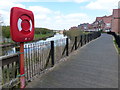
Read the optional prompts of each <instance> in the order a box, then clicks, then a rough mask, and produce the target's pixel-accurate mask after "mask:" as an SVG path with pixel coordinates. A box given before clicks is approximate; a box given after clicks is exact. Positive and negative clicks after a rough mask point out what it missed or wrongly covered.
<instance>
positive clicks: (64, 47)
mask: <svg viewBox="0 0 120 90" xmlns="http://www.w3.org/2000/svg"><path fill="white" fill-rule="evenodd" d="M100 35H101V33H100V32H92V33H89V34H86V35H85V34H84V35H80V36H79V37H74V38H73V39H71V40H70V39H68V38H63V39H60V40H55V41H47V42H42V43H39V42H33V43H29V44H26V45H25V47H24V57H25V60H24V61H25V79H26V83H27V82H29V81H31V80H32V79H33V78H34V77H35V76H37V75H40V74H41V72H42V71H44V70H46V69H48V68H51V67H53V66H54V64H56V63H58V62H59V61H60V60H61V59H62V58H63V57H66V56H69V53H71V52H73V51H75V50H77V49H78V48H80V47H82V46H83V45H85V44H87V43H88V42H90V41H91V40H93V39H96V38H98V37H99V36H100ZM0 61H1V62H2V66H1V67H2V75H3V76H2V77H3V78H2V85H3V86H6V85H8V86H7V87H12V86H11V85H13V86H15V85H18V84H19V82H18V81H19V54H15V55H13V56H12V55H11V56H10V57H9V56H8V57H6V56H5V57H4V58H3V57H2V58H1V60H0ZM12 81H16V82H17V84H11V82H12ZM6 83H9V84H6Z"/></svg>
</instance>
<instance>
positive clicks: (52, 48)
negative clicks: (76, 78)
mask: <svg viewBox="0 0 120 90" xmlns="http://www.w3.org/2000/svg"><path fill="white" fill-rule="evenodd" d="M51 64H52V65H51V66H52V67H53V66H54V41H51Z"/></svg>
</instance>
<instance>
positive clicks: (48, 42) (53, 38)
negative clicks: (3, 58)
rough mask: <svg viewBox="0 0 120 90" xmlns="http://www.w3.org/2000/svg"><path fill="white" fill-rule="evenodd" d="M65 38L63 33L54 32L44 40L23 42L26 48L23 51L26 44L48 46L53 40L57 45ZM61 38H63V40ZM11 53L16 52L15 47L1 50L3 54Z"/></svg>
mask: <svg viewBox="0 0 120 90" xmlns="http://www.w3.org/2000/svg"><path fill="white" fill-rule="evenodd" d="M66 38H67V36H64V35H63V34H59V33H56V34H55V35H54V36H53V37H50V38H47V39H46V40H39V41H37V42H31V43H26V44H24V47H25V48H26V49H25V52H26V50H27V48H28V46H30V45H31V44H41V46H44V45H45V44H48V47H50V41H54V45H55V46H57V45H62V44H65V43H66V40H65V39H66ZM63 40H64V42H63ZM59 43H62V44H59ZM42 44H43V45H42ZM13 53H17V51H16V49H15V47H13V48H10V49H8V50H6V51H3V55H9V54H13Z"/></svg>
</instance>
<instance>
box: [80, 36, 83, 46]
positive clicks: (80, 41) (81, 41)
mask: <svg viewBox="0 0 120 90" xmlns="http://www.w3.org/2000/svg"><path fill="white" fill-rule="evenodd" d="M82 38H83V36H82V35H81V38H80V39H81V40H80V42H81V46H82V45H83V42H82V41H83V40H82Z"/></svg>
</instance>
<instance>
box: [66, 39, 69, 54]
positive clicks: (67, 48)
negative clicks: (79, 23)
mask: <svg viewBox="0 0 120 90" xmlns="http://www.w3.org/2000/svg"><path fill="white" fill-rule="evenodd" d="M68 55H69V42H68V38H66V56H68Z"/></svg>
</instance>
